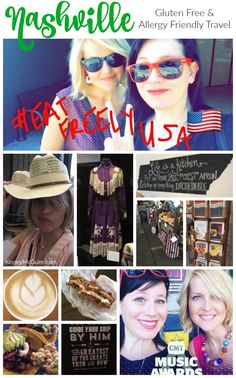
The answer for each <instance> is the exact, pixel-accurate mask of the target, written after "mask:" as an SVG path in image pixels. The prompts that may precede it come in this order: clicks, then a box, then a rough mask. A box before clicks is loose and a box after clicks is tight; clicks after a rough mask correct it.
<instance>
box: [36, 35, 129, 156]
mask: <svg viewBox="0 0 236 378" xmlns="http://www.w3.org/2000/svg"><path fill="white" fill-rule="evenodd" d="M129 50H130V47H129V44H128V42H127V41H126V40H124V39H120V40H118V39H107V40H102V39H101V40H94V39H83V40H74V41H73V43H72V47H71V52H70V58H69V66H70V76H71V86H70V87H67V88H65V89H63V90H61V91H60V92H59V93H57V95H56V98H55V100H54V103H53V109H54V110H55V111H56V112H57V114H58V116H59V118H57V119H56V118H55V117H51V118H50V119H49V124H48V126H47V127H46V128H45V131H44V135H43V138H42V143H41V150H59V149H62V148H63V149H64V150H86V151H88V150H104V149H105V147H104V142H105V140H106V139H107V138H110V137H111V133H110V130H109V128H108V127H107V126H106V125H107V124H108V120H107V119H105V118H103V119H102V120H101V125H100V126H101V127H100V128H98V127H97V119H96V116H95V113H93V112H95V110H96V112H99V111H101V110H104V108H106V102H107V101H111V102H112V104H113V108H114V111H115V114H118V116H117V119H118V122H119V125H121V127H123V126H124V125H125V121H126V119H125V116H124V115H122V114H121V113H120V112H121V110H124V109H125V105H126V103H127V93H126V87H125V68H126V62H127V59H128V54H129ZM60 101H63V107H64V109H65V111H63V109H62V107H60V106H59V102H60ZM88 113H92V114H91V117H90V121H89V130H90V132H88V133H82V132H79V131H77V133H76V135H72V133H71V132H70V126H71V125H73V124H74V123H75V122H76V125H77V126H78V129H81V125H83V124H84V123H85V122H87V125H88V121H87V120H86V119H85V118H86V117H85V115H86V114H88ZM102 116H103V114H102ZM58 119H59V120H58ZM59 124H60V125H63V129H64V130H66V131H65V132H63V133H62V132H61V126H60V125H59ZM91 129H94V130H95V131H94V132H91ZM63 134H64V137H65V139H66V140H64V137H63Z"/></svg>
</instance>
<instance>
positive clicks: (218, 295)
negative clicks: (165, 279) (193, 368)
mask: <svg viewBox="0 0 236 378" xmlns="http://www.w3.org/2000/svg"><path fill="white" fill-rule="evenodd" d="M232 289H233V282H232V278H231V277H230V275H229V274H228V273H226V272H225V271H221V270H212V269H211V270H207V269H206V270H205V269H204V270H200V269H199V270H192V271H190V272H189V273H188V274H187V275H186V277H185V280H184V282H183V285H182V289H181V294H180V298H179V304H180V318H181V321H182V324H183V326H184V329H185V331H186V332H191V331H192V329H193V328H194V326H195V327H198V328H199V329H200V333H199V334H198V336H196V337H194V338H193V340H192V341H191V342H190V345H189V352H190V354H191V355H192V356H196V357H197V359H198V364H199V366H200V367H201V368H202V373H203V374H205V375H232V374H233V351H232V342H233V337H232V315H233V303H232Z"/></svg>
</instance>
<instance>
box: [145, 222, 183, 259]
mask: <svg viewBox="0 0 236 378" xmlns="http://www.w3.org/2000/svg"><path fill="white" fill-rule="evenodd" d="M137 265H138V266H182V265H183V262H182V259H179V258H177V259H171V258H170V257H168V256H167V255H166V254H165V251H164V249H163V244H162V242H161V241H160V240H159V238H158V236H157V234H152V233H151V226H150V225H149V224H148V223H143V224H141V222H140V218H139V216H137Z"/></svg>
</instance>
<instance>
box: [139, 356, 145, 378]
mask: <svg viewBox="0 0 236 378" xmlns="http://www.w3.org/2000/svg"><path fill="white" fill-rule="evenodd" d="M145 360H146V358H144V359H143V360H142V362H141V366H140V368H139V372H138V374H139V375H140V374H141V373H142V370H143V365H144V363H145Z"/></svg>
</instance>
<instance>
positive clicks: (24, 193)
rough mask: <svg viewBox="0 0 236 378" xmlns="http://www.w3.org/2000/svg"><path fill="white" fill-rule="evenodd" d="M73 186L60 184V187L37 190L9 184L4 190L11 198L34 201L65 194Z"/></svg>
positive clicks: (44, 187) (43, 187) (48, 186)
mask: <svg viewBox="0 0 236 378" xmlns="http://www.w3.org/2000/svg"><path fill="white" fill-rule="evenodd" d="M71 186H72V184H58V185H47V186H41V187H37V188H25V187H23V186H20V185H15V184H7V185H4V189H5V190H6V192H7V193H9V194H10V195H11V196H13V197H15V198H18V199H24V200H29V199H34V198H44V197H54V196H59V195H60V194H63V193H65V192H66V191H67V190H68V189H70V187H71Z"/></svg>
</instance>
